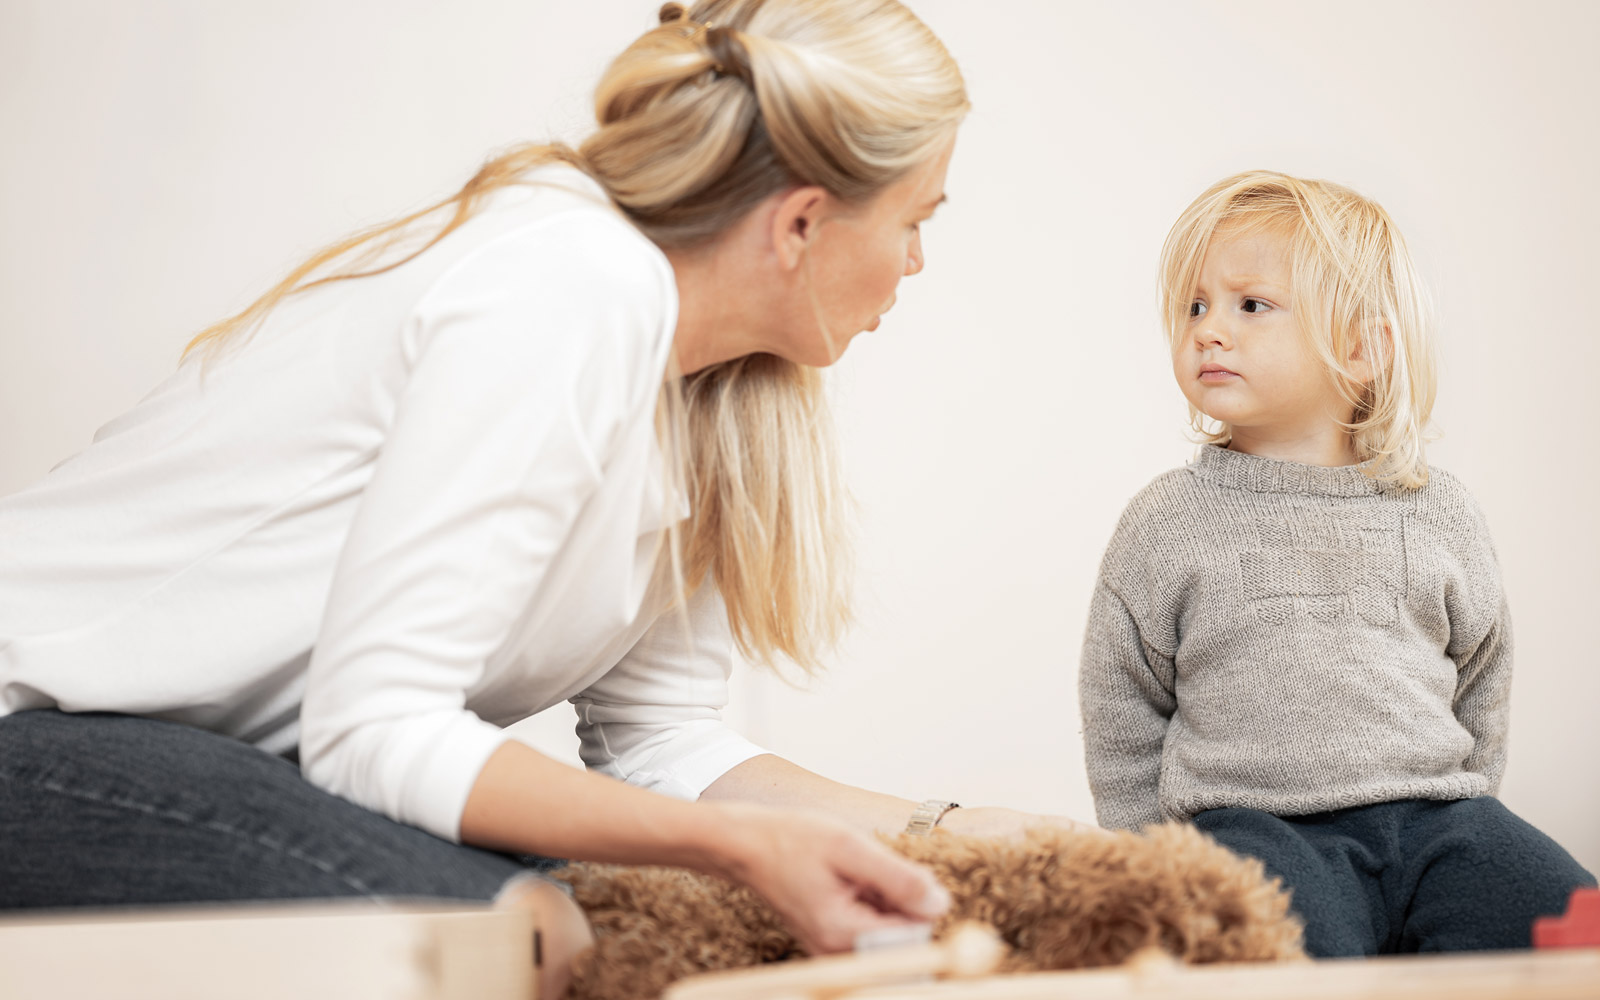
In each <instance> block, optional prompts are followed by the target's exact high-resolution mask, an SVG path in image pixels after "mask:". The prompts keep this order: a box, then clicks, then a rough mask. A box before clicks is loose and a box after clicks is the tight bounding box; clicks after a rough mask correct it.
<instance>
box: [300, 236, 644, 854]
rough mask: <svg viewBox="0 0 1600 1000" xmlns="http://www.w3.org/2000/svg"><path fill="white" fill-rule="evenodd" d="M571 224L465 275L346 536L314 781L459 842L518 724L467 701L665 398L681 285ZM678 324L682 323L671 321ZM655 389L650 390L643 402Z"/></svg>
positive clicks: (427, 345) (444, 291) (317, 713)
mask: <svg viewBox="0 0 1600 1000" xmlns="http://www.w3.org/2000/svg"><path fill="white" fill-rule="evenodd" d="M623 225H625V224H622V223H620V222H619V224H618V226H617V227H611V226H607V225H604V224H600V225H596V224H595V221H594V220H593V218H592V217H590V218H589V219H587V220H584V219H583V218H581V217H576V218H575V217H572V216H564V217H554V218H551V219H548V220H546V221H544V222H543V223H541V224H539V225H537V226H530V227H524V228H522V229H518V230H514V231H512V232H511V233H508V234H505V235H502V236H499V237H498V238H496V239H494V240H492V241H491V242H489V243H486V244H484V245H483V246H481V247H478V248H477V249H475V250H473V251H471V252H470V253H469V254H468V255H467V256H466V257H464V258H462V259H461V260H460V261H458V262H457V263H456V264H454V265H453V266H452V267H451V268H450V269H449V270H448V271H446V272H445V273H444V274H443V275H442V276H441V277H440V278H439V279H438V280H437V281H436V282H435V283H434V285H433V287H432V288H431V289H430V290H429V292H428V293H427V294H426V295H425V296H424V297H423V298H422V299H421V300H420V301H419V302H418V304H417V306H416V308H415V309H414V310H413V313H412V315H411V317H410V319H409V321H408V323H409V327H408V328H407V330H406V331H405V336H406V337H407V338H409V343H410V344H411V350H412V351H413V352H414V354H413V355H412V369H411V371H410V374H409V377H408V378H407V380H406V383H405V385H404V387H403V389H402V391H401V394H400V396H399V399H398V401H397V404H396V409H395V413H394V419H393V423H392V425H391V427H390V429H389V432H388V435H387V437H386V439H385V441H384V444H383V447H382V451H381V454H380V455H379V456H378V458H377V460H376V464H375V468H374V471H373V475H372V478H371V480H370V482H369V483H368V485H367V486H366V488H365V490H364V492H363V494H362V497H361V501H360V505H359V508H358V510H357V512H356V514H355V517H354V521H353V523H352V526H351V529H350V533H349V535H348V537H347V538H346V540H345V544H344V548H343V550H342V552H341V554H340V557H339V560H338V564H337V567H336V569H335V571H334V577H333V581H332V585H331V589H330V592H329V596H328V600H327V605H326V611H325V614H324V618H323V622H322V626H321V630H320V633H319V635H318V638H317V641H316V646H315V649H314V651H313V655H312V659H311V665H310V669H309V674H308V680H307V689H306V694H305V699H304V703H303V705H302V709H301V761H302V767H303V768H304V771H305V773H306V775H307V777H308V778H309V779H310V780H311V781H312V782H314V783H315V784H317V785H319V786H320V787H322V788H325V789H328V790H330V791H332V792H334V793H336V794H339V795H341V796H344V797H346V798H348V799H351V800H352V801H355V802H357V803H359V804H361V805H364V806H366V807H367V808H370V809H373V810H375V811H378V812H382V813H384V814H386V815H388V816H390V817H392V818H393V819H396V820H399V821H400V822H404V823H409V824H412V825H414V826H418V827H421V828H422V829H425V830H428V831H429V832H431V833H434V834H436V835H437V836H440V837H444V838H447V839H450V840H457V839H459V836H460V818H461V812H462V809H463V808H464V807H465V804H466V799H467V795H468V793H469V792H470V791H471V788H472V785H473V783H474V782H475V781H476V780H477V776H478V773H479V772H480V771H481V770H482V768H483V765H484V763H485V762H486V761H487V760H488V758H489V756H490V755H491V754H492V753H493V752H494V751H495V750H496V749H497V748H498V747H499V745H500V743H501V742H502V741H503V740H504V739H505V735H504V732H503V731H502V730H501V729H499V728H498V727H496V726H494V725H491V724H489V723H487V722H485V721H483V720H482V719H480V718H479V717H478V716H477V715H475V714H473V713H472V712H471V711H469V710H467V709H466V708H465V707H464V705H465V700H466V697H465V693H466V692H467V691H468V690H469V689H470V688H471V687H472V686H473V685H474V684H475V683H476V682H477V681H478V680H479V679H480V677H481V676H482V674H483V671H484V669H485V663H486V662H487V660H488V658H489V657H490V655H491V654H492V653H493V652H494V651H495V650H496V649H498V648H499V647H500V646H501V645H502V644H503V642H504V641H505V638H506V636H507V635H508V634H509V632H510V629H511V627H512V625H513V624H514V622H515V621H516V619H517V617H518V616H519V615H520V614H521V613H522V612H523V609H524V608H525V606H526V605H527V604H528V602H529V601H530V600H531V599H533V597H534V595H535V592H536V589H537V588H538V586H539V584H540V581H541V579H542V577H543V574H544V572H545V570H546V567H547V566H548V565H549V562H550V560H551V558H552V556H553V555H554V554H555V553H556V552H557V551H558V550H559V548H560V546H561V544H562V541H563V539H564V538H565V537H566V535H567V534H568V532H569V530H570V529H571V526H572V524H573V522H574V520H575V519H576V517H577V516H578V514H579V512H580V510H581V509H582V507H583V505H584V503H585V502H586V500H587V499H588V498H589V497H590V496H591V495H592V494H593V492H594V491H595V489H596V488H597V486H598V485H599V483H600V476H601V469H602V468H603V465H604V459H605V456H606V453H607V449H608V448H609V447H610V442H612V441H614V440H615V439H616V437H617V433H618V431H619V428H620V427H621V426H622V425H623V423H624V421H625V420H627V419H632V415H633V414H634V413H635V412H636V411H638V412H642V413H643V414H644V415H645V416H644V419H650V415H651V414H652V413H653V406H650V405H648V401H646V404H645V405H642V406H641V405H636V403H637V401H636V400H634V399H633V397H634V396H639V395H640V394H641V393H650V394H651V398H652V399H653V393H654V392H655V391H656V388H657V386H659V383H660V377H661V376H660V372H654V373H653V374H652V373H651V372H649V371H646V370H645V369H646V368H648V367H649V366H650V365H651V364H652V361H651V359H654V358H658V357H660V356H661V352H660V351H659V350H657V349H656V348H657V346H658V344H659V341H660V338H661V337H662V336H663V335H664V334H663V323H664V322H665V323H667V324H668V328H670V323H671V318H670V316H668V315H667V314H668V312H669V310H670V308H671V301H672V300H671V292H670V284H671V274H670V271H669V270H668V268H667V266H666V264H665V262H664V261H661V260H658V259H657V258H656V256H652V255H651V250H650V248H649V247H648V246H645V245H643V244H642V241H640V240H639V239H638V238H637V236H636V235H634V234H631V233H629V232H627V231H626V230H625V229H623V228H622V226H623ZM664 316H665V317H667V318H666V319H665V320H664V319H663V317H664ZM641 398H642V397H641Z"/></svg>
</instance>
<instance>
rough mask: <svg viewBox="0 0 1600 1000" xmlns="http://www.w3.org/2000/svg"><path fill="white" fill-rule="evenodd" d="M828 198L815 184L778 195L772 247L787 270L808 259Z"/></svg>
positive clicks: (773, 220) (773, 218)
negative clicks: (807, 253) (807, 254)
mask: <svg viewBox="0 0 1600 1000" xmlns="http://www.w3.org/2000/svg"><path fill="white" fill-rule="evenodd" d="M828 201H829V197H828V192H827V191H826V190H824V189H823V188H820V187H817V186H815V185H808V186H806V187H797V188H793V189H791V190H790V191H788V192H786V193H784V194H783V195H781V196H780V197H779V198H778V206H777V208H776V210H775V211H774V212H773V213H772V234H771V235H772V249H773V252H774V253H776V254H777V257H778V264H779V266H780V267H782V268H783V269H784V270H785V271H792V270H796V269H798V268H799V267H800V263H801V262H802V261H803V260H805V256H806V248H807V247H809V246H810V245H811V241H812V240H813V239H815V238H816V232H817V223H819V222H821V221H822V214H823V212H824V211H825V210H826V209H827V207H828Z"/></svg>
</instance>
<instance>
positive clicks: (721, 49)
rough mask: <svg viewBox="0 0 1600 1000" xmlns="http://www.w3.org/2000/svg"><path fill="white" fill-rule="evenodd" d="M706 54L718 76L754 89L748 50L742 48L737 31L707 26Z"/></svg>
mask: <svg viewBox="0 0 1600 1000" xmlns="http://www.w3.org/2000/svg"><path fill="white" fill-rule="evenodd" d="M706 52H707V54H709V55H710V56H711V68H712V69H713V70H714V71H716V73H717V75H718V76H731V77H734V78H735V79H737V80H740V81H742V82H743V83H744V84H745V86H747V87H751V88H754V87H755V85H756V80H755V75H754V74H753V73H751V72H750V50H748V49H746V48H745V47H744V42H743V41H741V40H740V38H739V33H738V32H737V31H735V30H734V29H732V28H723V27H717V26H715V25H712V24H707V25H706Z"/></svg>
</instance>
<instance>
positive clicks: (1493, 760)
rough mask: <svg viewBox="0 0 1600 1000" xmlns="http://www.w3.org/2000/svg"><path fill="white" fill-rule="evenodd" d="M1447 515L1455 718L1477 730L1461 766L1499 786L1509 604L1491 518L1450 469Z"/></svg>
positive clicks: (1507, 689)
mask: <svg viewBox="0 0 1600 1000" xmlns="http://www.w3.org/2000/svg"><path fill="white" fill-rule="evenodd" d="M1440 478H1441V482H1440V484H1439V485H1440V486H1441V487H1453V489H1441V491H1440V492H1441V493H1443V497H1442V498H1441V499H1443V500H1444V501H1445V502H1444V503H1442V504H1441V507H1442V508H1443V509H1442V511H1441V513H1443V514H1445V515H1446V517H1445V518H1443V519H1444V520H1445V522H1446V523H1448V524H1449V525H1450V528H1451V529H1452V530H1451V532H1450V535H1449V536H1448V537H1449V541H1448V542H1447V548H1448V549H1450V550H1453V551H1452V552H1451V553H1450V555H1451V559H1450V562H1452V563H1453V564H1454V569H1453V572H1451V574H1450V576H1451V577H1452V579H1450V580H1449V581H1448V582H1447V583H1446V587H1445V597H1444V605H1445V614H1446V616H1447V618H1448V620H1449V622H1450V639H1449V642H1448V644H1447V645H1446V647H1445V652H1446V653H1448V654H1449V656H1450V658H1451V659H1452V660H1454V661H1455V663H1456V694H1455V700H1454V701H1453V702H1452V703H1451V709H1452V710H1453V711H1454V712H1455V716H1456V719H1457V720H1458V721H1459V722H1460V723H1461V725H1462V726H1463V727H1464V728H1465V729H1466V730H1467V732H1469V733H1471V734H1472V739H1473V747H1472V751H1471V752H1470V753H1469V754H1467V758H1466V760H1465V761H1464V762H1463V763H1462V767H1463V769H1465V770H1467V771H1471V772H1474V773H1477V774H1481V775H1483V776H1484V777H1485V778H1486V779H1488V783H1489V788H1488V794H1490V795H1494V794H1497V793H1498V791H1499V788H1500V777H1501V775H1502V774H1504V773H1505V768H1506V729H1507V726H1508V723H1509V721H1510V714H1511V659H1512V656H1511V647H1512V643H1511V612H1510V610H1509V607H1508V606H1507V603H1506V597H1505V590H1504V587H1503V585H1502V582H1501V578H1500V562H1499V560H1498V559H1497V558H1496V557H1495V552H1494V543H1493V541H1492V540H1491V538H1490V535H1489V524H1488V521H1487V519H1486V518H1485V517H1484V515H1483V510H1482V508H1480V507H1479V506H1478V504H1477V502H1476V501H1474V500H1473V498H1472V496H1471V495H1470V494H1468V493H1467V491H1466V490H1465V489H1464V488H1462V487H1461V486H1460V484H1459V483H1457V482H1456V481H1455V480H1454V478H1453V477H1449V476H1441V477H1440Z"/></svg>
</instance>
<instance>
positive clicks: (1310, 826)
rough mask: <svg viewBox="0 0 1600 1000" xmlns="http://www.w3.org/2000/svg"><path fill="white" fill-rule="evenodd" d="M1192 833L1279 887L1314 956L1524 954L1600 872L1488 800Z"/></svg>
mask: <svg viewBox="0 0 1600 1000" xmlns="http://www.w3.org/2000/svg"><path fill="white" fill-rule="evenodd" d="M1194 825H1195V826H1197V827H1199V828H1200V829H1202V830H1204V831H1205V832H1206V833H1209V834H1211V835H1212V836H1213V837H1215V838H1217V840H1218V841H1219V842H1220V843H1221V844H1222V845H1223V846H1224V847H1227V848H1230V849H1232V850H1234V851H1236V852H1237V853H1239V854H1245V855H1249V856H1251V857H1256V858H1260V859H1261V861H1262V863H1263V864H1265V865H1266V869H1267V874H1268V875H1269V876H1277V877H1278V878H1281V879H1283V882H1284V886H1285V888H1288V889H1290V890H1291V891H1292V892H1293V894H1294V895H1293V904H1292V905H1293V906H1294V909H1295V912H1296V913H1298V914H1299V915H1300V916H1301V918H1302V919H1304V920H1305V922H1306V951H1307V952H1309V953H1310V954H1311V955H1312V957H1314V958H1332V957H1335V956H1346V955H1378V954H1390V953H1393V952H1416V951H1479V950H1484V949H1509V948H1526V947H1528V946H1529V943H1530V938H1531V935H1532V929H1533V922H1534V920H1535V919H1537V918H1539V917H1544V916H1553V915H1556V914H1560V913H1562V912H1564V911H1565V910H1566V907H1567V899H1568V897H1569V896H1571V894H1572V890H1573V889H1576V888H1579V887H1580V886H1593V885H1594V884H1595V882H1594V876H1593V875H1591V874H1589V873H1588V872H1587V871H1584V869H1583V866H1582V865H1580V864H1578V862H1577V861H1576V860H1574V859H1573V857H1572V855H1570V854H1568V853H1567V852H1566V851H1565V850H1564V849H1562V847H1561V845H1560V844H1557V843H1556V842H1555V841H1554V840H1551V839H1550V838H1549V837H1547V836H1545V835H1544V834H1543V833H1541V832H1540V831H1539V830H1537V829H1535V828H1534V827H1533V826H1531V825H1530V824H1529V823H1528V822H1527V821H1525V820H1523V819H1522V818H1521V817H1519V816H1517V815H1516V814H1514V813H1512V812H1511V810H1509V809H1507V808H1506V807H1505V806H1503V805H1501V804H1500V801H1499V800H1498V799H1493V798H1489V797H1488V796H1484V797H1482V798H1476V799H1460V800H1457V801H1454V802H1435V801H1429V800H1419V799H1407V800H1402V801H1399V802H1380V803H1378V804H1376V805H1370V806H1358V807H1355V808H1352V809H1340V810H1337V811H1335V812H1323V813H1315V814H1313V815H1310V816H1273V815H1271V814H1270V813H1264V812H1260V811H1259V810H1256V809H1212V810H1209V811H1207V812H1203V813H1201V814H1200V815H1198V816H1196V817H1195V818H1194Z"/></svg>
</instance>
